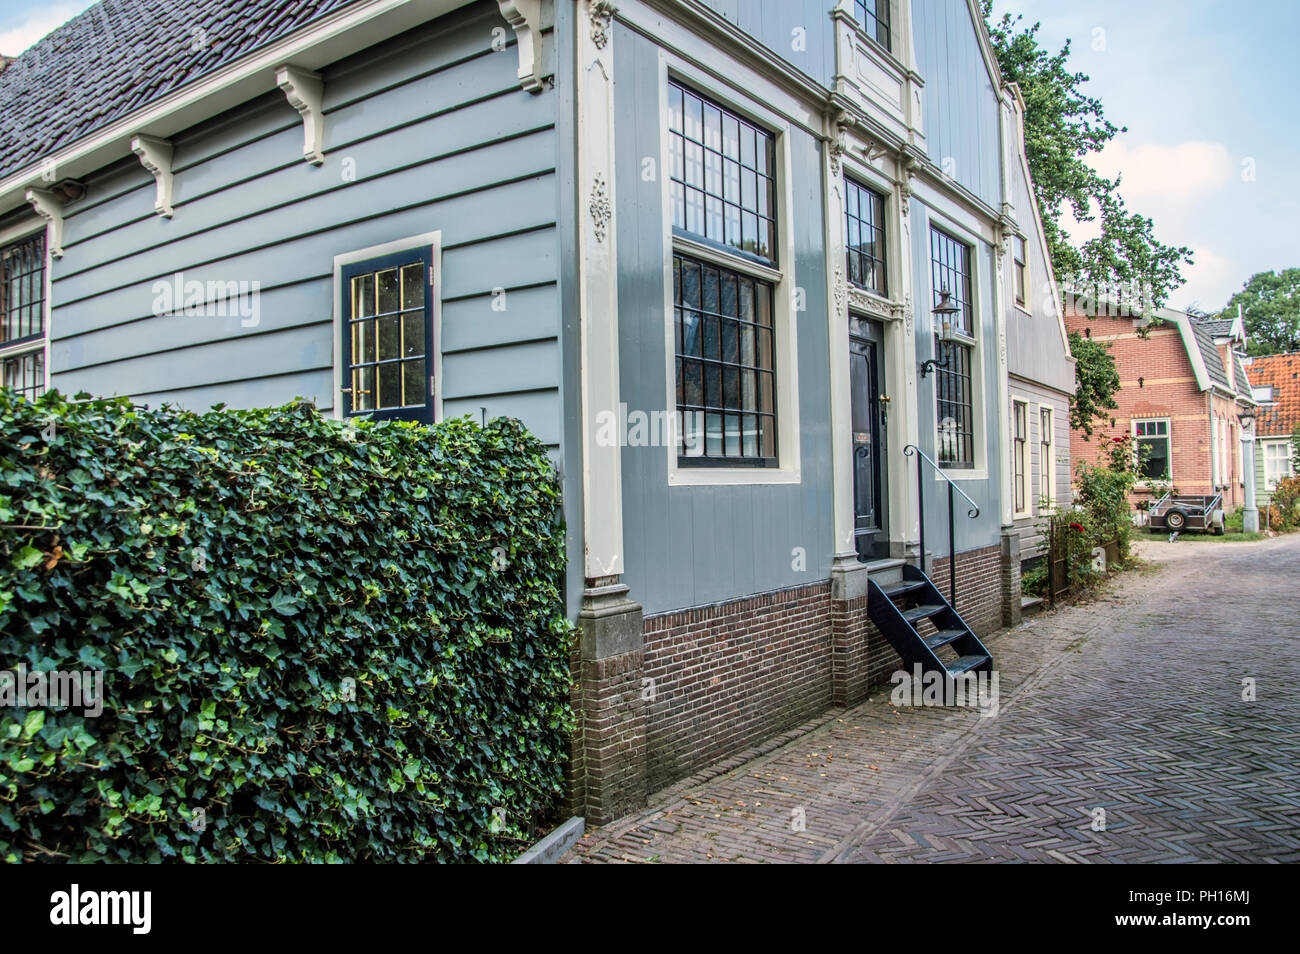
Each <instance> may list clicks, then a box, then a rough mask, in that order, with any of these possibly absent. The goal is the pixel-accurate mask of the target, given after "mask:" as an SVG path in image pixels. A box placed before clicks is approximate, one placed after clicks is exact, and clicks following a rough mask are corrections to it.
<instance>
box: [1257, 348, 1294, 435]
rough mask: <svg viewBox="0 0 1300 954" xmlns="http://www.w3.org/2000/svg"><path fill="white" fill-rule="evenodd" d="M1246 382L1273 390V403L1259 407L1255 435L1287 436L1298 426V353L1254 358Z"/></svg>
mask: <svg viewBox="0 0 1300 954" xmlns="http://www.w3.org/2000/svg"><path fill="white" fill-rule="evenodd" d="M1250 383H1251V384H1253V385H1255V387H1257V388H1264V387H1271V388H1272V389H1273V403H1272V404H1261V405H1260V408H1259V421H1258V423H1257V424H1256V425H1255V431H1256V433H1258V434H1260V435H1261V436H1265V437H1267V436H1269V435H1281V434H1290V433H1291V432H1292V431H1294V430H1295V429H1296V428H1297V427H1300V352H1295V353H1292V354H1271V355H1267V356H1265V357H1261V358H1256V359H1255V360H1254V361H1252V362H1251V365H1250Z"/></svg>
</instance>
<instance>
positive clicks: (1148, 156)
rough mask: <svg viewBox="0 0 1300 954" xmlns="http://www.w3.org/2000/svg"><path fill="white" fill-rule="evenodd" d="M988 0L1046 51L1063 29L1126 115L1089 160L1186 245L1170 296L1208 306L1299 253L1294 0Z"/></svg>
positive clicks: (1168, 239) (1299, 108)
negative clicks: (1180, 281)
mask: <svg viewBox="0 0 1300 954" xmlns="http://www.w3.org/2000/svg"><path fill="white" fill-rule="evenodd" d="M914 2H916V0H914ZM921 2H924V0H921ZM994 9H995V11H997V12H998V13H1002V12H1010V13H1021V14H1024V16H1025V20H1026V21H1028V22H1031V23H1032V22H1034V21H1038V22H1041V23H1042V30H1041V31H1040V34H1039V39H1040V42H1041V43H1042V44H1043V45H1044V46H1046V47H1047V48H1048V49H1049V50H1051V51H1052V52H1056V51H1058V50H1059V49H1060V48H1061V47H1062V46H1063V45H1064V44H1065V41H1066V40H1067V39H1068V40H1070V41H1071V59H1070V66H1071V68H1072V69H1073V70H1075V71H1077V72H1082V73H1086V74H1088V76H1089V77H1090V78H1091V81H1090V82H1089V83H1088V84H1087V86H1086V87H1085V88H1086V89H1087V91H1088V93H1089V95H1092V96H1095V97H1097V98H1098V99H1100V100H1101V103H1102V107H1103V109H1104V110H1105V114H1106V117H1107V118H1108V119H1109V120H1110V121H1111V122H1112V123H1114V124H1115V125H1117V126H1126V127H1127V128H1128V132H1126V133H1122V134H1120V135H1119V136H1117V137H1116V138H1115V140H1114V141H1113V142H1112V143H1111V144H1110V145H1109V146H1108V147H1107V149H1106V150H1105V152H1104V153H1102V154H1101V156H1100V157H1098V160H1097V161H1096V162H1095V163H1094V164H1095V165H1096V166H1097V168H1098V170H1099V171H1101V172H1102V173H1103V174H1105V175H1108V176H1114V175H1116V174H1122V176H1123V184H1122V186H1121V189H1120V191H1121V194H1123V196H1124V197H1125V199H1126V201H1127V202H1128V205H1129V208H1130V209H1131V210H1132V211H1135V212H1140V213H1141V214H1143V215H1146V216H1149V217H1150V218H1151V219H1153V220H1154V222H1155V232H1156V236H1157V238H1159V239H1160V240H1161V241H1162V242H1164V243H1165V244H1167V245H1185V246H1188V247H1190V248H1192V249H1193V250H1194V253H1195V264H1194V265H1193V266H1191V267H1190V268H1186V267H1185V268H1184V269H1183V276H1184V278H1186V279H1187V284H1186V285H1184V286H1183V287H1182V288H1181V289H1179V290H1178V291H1176V292H1175V293H1174V294H1173V296H1172V298H1171V304H1173V305H1175V306H1177V307H1186V306H1189V305H1198V306H1199V307H1201V308H1204V309H1206V310H1209V311H1217V310H1218V309H1220V308H1222V307H1223V306H1224V305H1226V304H1227V302H1228V299H1229V298H1230V297H1231V296H1232V294H1233V292H1235V291H1239V290H1240V289H1241V287H1242V286H1243V285H1244V284H1245V283H1246V281H1247V280H1248V279H1249V278H1250V276H1251V275H1253V274H1254V273H1256V272H1261V271H1270V270H1280V269H1283V268H1289V267H1296V266H1300V99H1298V98H1297V97H1296V94H1295V72H1296V67H1297V61H1298V60H1300V51H1298V50H1297V47H1296V37H1297V36H1300V2H1297V0H1252V2H1242V0H1235V2H1234V0H1087V2H1080V0H995V4H994ZM1078 234H1079V237H1081V238H1088V237H1091V234H1095V231H1094V232H1093V233H1091V234H1090V233H1088V232H1087V231H1080V232H1079V233H1078Z"/></svg>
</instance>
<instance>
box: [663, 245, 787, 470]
mask: <svg viewBox="0 0 1300 954" xmlns="http://www.w3.org/2000/svg"><path fill="white" fill-rule="evenodd" d="M688 268H695V269H698V270H699V278H698V286H697V294H698V298H697V299H694V300H695V301H698V305H696V306H694V307H692V304H693V302H691V301H687V300H686V281H685V279H684V278H683V275H684V274H685V272H686V269H688ZM708 270H712V271H714V272H716V273H717V291H716V295H717V302H718V305H717V308H716V310H714V309H712V308H709V307H707V306H708V305H709V304H710V301H709V299H708V297H707V296H706V291H705V289H706V285H705V277H704V276H705V272H706V271H708ZM672 272H673V278H672V281H673V316H672V320H673V337H674V347H673V364H674V370H673V373H674V387H675V392H674V393H675V401H676V404H675V407H676V414H677V421H678V424H679V426H678V434H677V464H678V466H679V467H752V468H770V467H777V466H779V461H780V452H781V448H780V432H779V421H780V418H779V413H778V406H779V393H778V391H777V381H778V379H777V344H776V335H777V330H776V328H777V323H776V286H775V285H774V284H773V283H772V282H770V281H767V280H765V279H763V278H760V277H758V276H755V275H752V274H749V273H748V272H745V271H744V270H742V269H738V268H732V267H728V266H726V265H723V264H720V263H718V262H715V261H710V260H708V259H703V258H699V257H696V256H693V255H691V254H689V253H688V252H685V251H681V250H674V252H673V265H672ZM728 279H731V280H734V281H735V282H736V295H735V309H734V311H735V314H729V313H728V312H727V310H726V304H727V296H726V294H725V291H724V285H725V282H726V281H727V280H728ZM745 283H748V284H749V285H751V286H752V290H753V295H754V299H753V310H752V311H751V314H750V317H749V318H745V317H744V314H743V309H742V307H741V304H742V302H743V287H744V284H745ZM760 295H762V296H765V297H766V306H765V309H760V307H759V301H760V298H759V296H760ZM764 311H765V313H766V321H763V320H762V315H763V312H764ZM688 314H694V315H696V321H697V324H696V326H695V329H694V331H695V334H694V337H692V335H691V333H690V332H689V331H688V330H687V329H686V322H687V316H688ZM713 322H716V330H715V332H714V333H713V334H712V335H710V332H709V326H710V324H711V323H713ZM747 326H748V328H749V330H750V331H751V332H752V334H753V363H749V362H747V361H745V360H744V354H745V334H744V331H745V328H746V327H747ZM729 327H730V328H731V331H732V337H733V338H734V342H733V343H734V352H730V353H732V354H734V355H735V359H734V360H729V359H728V357H727V355H728V353H729V352H728V348H729V345H728V334H727V329H728V328H729ZM692 340H694V341H696V342H698V347H696V346H695V345H692V344H689V342H690V341H692ZM710 340H711V341H712V344H713V347H712V348H710ZM765 340H766V350H767V353H766V355H764V354H763V350H764V341H765ZM710 350H711V351H712V354H709V353H706V352H708V351H710ZM764 358H766V361H767V367H764V366H763V360H764ZM692 366H696V367H698V368H699V377H698V386H697V388H696V390H695V391H694V392H692V391H691V385H690V383H689V382H688V377H690V376H691V375H690V370H689V369H690V368H691V367H692ZM709 368H717V369H718V378H717V383H716V391H713V392H712V394H713V395H716V396H717V397H718V400H717V401H716V402H713V401H710V400H709V399H710V397H711V396H712V395H711V393H710V386H709V383H708V376H707V372H708V369H709ZM732 374H734V379H735V383H734V385H732V384H729V383H728V380H727V379H728V377H729V376H730V375H732ZM746 375H751V376H752V381H753V403H752V405H750V406H748V407H747V406H746V404H745V402H746V394H747V390H748V388H747V384H746V380H747V379H746ZM765 380H766V383H767V387H764V381H765ZM729 393H734V394H735V395H736V396H737V397H736V400H734V401H731V400H728V394H729ZM692 397H698V398H699V399H698V400H690V398H692ZM694 415H703V417H704V426H703V431H702V438H703V440H704V447H703V452H702V453H700V454H688V453H687V430H688V422H689V421H690V420H691V418H692V417H693V416H694ZM715 416H716V417H717V418H719V423H720V425H721V430H720V431H719V437H718V446H719V447H720V449H721V453H716V454H715V453H711V452H710V451H711V447H712V442H711V440H710V437H709V423H710V421H709V419H710V417H715ZM732 418H738V421H737V426H738V430H737V432H736V433H737V442H738V448H739V451H740V452H739V453H737V454H731V453H728V436H727V435H728V430H727V428H728V426H729V424H730V420H731V419H732ZM751 419H752V421H751ZM751 424H752V425H753V426H754V427H755V428H756V429H755V431H754V440H755V442H756V444H755V446H756V449H757V453H755V454H746V453H745V452H744V451H745V444H746V433H747V428H748V427H750V426H751Z"/></svg>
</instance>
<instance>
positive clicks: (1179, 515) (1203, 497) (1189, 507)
mask: <svg viewBox="0 0 1300 954" xmlns="http://www.w3.org/2000/svg"><path fill="white" fill-rule="evenodd" d="M1147 515H1148V518H1149V522H1148V523H1147V526H1148V527H1150V528H1151V532H1152V533H1159V532H1161V531H1164V532H1166V533H1182V532H1183V531H1184V530H1209V531H1211V532H1212V533H1213V534H1214V535H1215V536H1216V537H1217V536H1223V532H1224V530H1223V494H1165V495H1164V496H1163V497H1161V498H1160V499H1159V500H1157V501H1155V502H1154V503H1152V504H1151V507H1150V508H1149V510H1148V511H1147Z"/></svg>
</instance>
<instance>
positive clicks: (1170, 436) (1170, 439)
mask: <svg viewBox="0 0 1300 954" xmlns="http://www.w3.org/2000/svg"><path fill="white" fill-rule="evenodd" d="M1161 423H1163V424H1164V425H1165V433H1164V434H1163V437H1164V439H1165V442H1166V444H1167V445H1168V447H1169V474H1168V475H1167V476H1166V477H1165V479H1164V480H1162V481H1161V483H1167V484H1169V485H1170V486H1171V487H1172V486H1173V483H1174V421H1173V418H1169V417H1135V418H1133V419H1132V420H1131V421H1129V424H1128V427H1129V436H1130V437H1132V438H1133V453H1134V454H1137V453H1138V446H1137V442H1138V432H1137V427H1138V425H1139V424H1161ZM1148 439H1150V438H1148ZM1136 486H1138V487H1149V486H1150V481H1148V480H1146V479H1144V478H1141V477H1139V478H1138V480H1137V484H1136Z"/></svg>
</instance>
